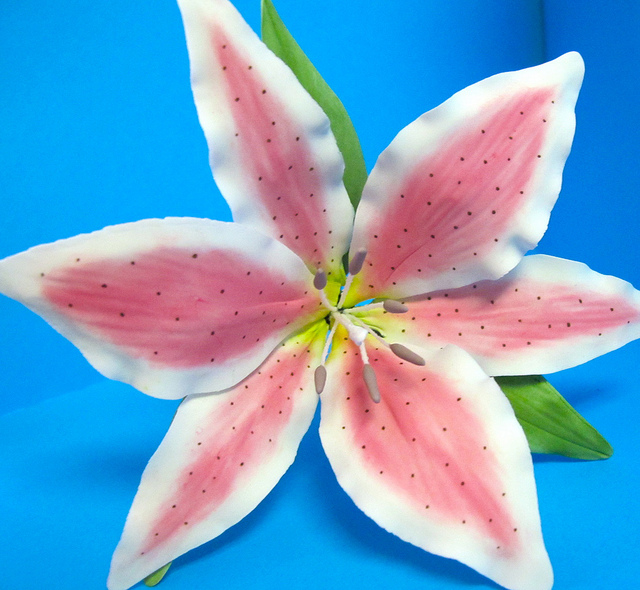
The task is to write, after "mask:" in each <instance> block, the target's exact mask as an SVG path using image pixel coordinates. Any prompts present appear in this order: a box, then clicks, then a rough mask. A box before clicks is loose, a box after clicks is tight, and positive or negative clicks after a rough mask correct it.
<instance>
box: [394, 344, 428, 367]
mask: <svg viewBox="0 0 640 590" xmlns="http://www.w3.org/2000/svg"><path fill="white" fill-rule="evenodd" d="M389 348H390V349H391V352H392V353H393V354H395V355H396V356H397V357H398V358H401V359H402V360H403V361H407V362H408V363H411V364H413V365H418V366H420V367H422V366H424V364H425V361H424V359H423V358H422V357H421V356H420V355H419V354H416V353H415V352H413V350H410V349H409V348H407V347H406V346H405V345H404V344H399V343H397V342H396V343H394V344H391V345H389Z"/></svg>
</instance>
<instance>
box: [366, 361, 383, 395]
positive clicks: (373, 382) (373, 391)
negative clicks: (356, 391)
mask: <svg viewBox="0 0 640 590" xmlns="http://www.w3.org/2000/svg"><path fill="white" fill-rule="evenodd" d="M362 377H363V378H364V384H365V385H366V386H367V390H368V391H369V395H370V396H371V400H372V401H373V402H374V403H376V404H377V403H380V390H379V389H378V380H377V379H376V374H375V372H374V370H373V367H372V366H371V365H370V364H368V363H367V364H366V365H365V366H364V367H363V369H362Z"/></svg>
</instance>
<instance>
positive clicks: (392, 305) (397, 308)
mask: <svg viewBox="0 0 640 590" xmlns="http://www.w3.org/2000/svg"><path fill="white" fill-rule="evenodd" d="M382 307H383V308H384V310H385V311H388V312H389V313H407V312H408V311H409V308H408V307H407V306H406V305H405V304H404V303H400V302H399V301H395V300H394V299H385V300H384V302H383V304H382Z"/></svg>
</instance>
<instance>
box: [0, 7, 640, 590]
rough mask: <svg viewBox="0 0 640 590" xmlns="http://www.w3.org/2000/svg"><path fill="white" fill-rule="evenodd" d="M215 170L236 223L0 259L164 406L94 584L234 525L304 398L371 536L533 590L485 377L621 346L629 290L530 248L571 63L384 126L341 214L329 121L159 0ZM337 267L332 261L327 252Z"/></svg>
mask: <svg viewBox="0 0 640 590" xmlns="http://www.w3.org/2000/svg"><path fill="white" fill-rule="evenodd" d="M179 4H180V8H181V11H182V16H183V19H184V24H185V29H186V36H187V43H188V49H189V55H190V60H191V71H192V85H193V93H194V96H195V103H196V107H197V110H198V115H199V118H200V122H201V124H202V127H203V130H204V133H205V135H206V138H207V141H208V145H209V149H210V160H211V167H212V170H213V175H214V177H215V179H216V181H217V183H218V186H219V187H220V190H221V191H222V193H223V194H224V196H225V198H226V199H227V201H228V203H229V205H230V207H231V209H232V212H233V216H234V219H235V222H234V223H224V222H220V221H212V220H205V219H191V218H179V219H178V218H170V219H162V220H160V219H152V220H144V221H139V222H135V223H127V224H123V225H118V226H113V227H108V228H106V229H103V230H101V231H97V232H95V233H91V234H87V235H81V236H77V237H74V238H70V239H66V240H61V241H58V242H55V243H53V244H48V245H42V246H38V247H35V248H32V249H30V250H27V251H26V252H23V253H20V254H16V255H14V256H11V257H9V258H6V259H4V260H2V261H0V290H1V291H2V292H3V293H5V294H6V295H8V296H10V297H13V298H15V299H17V300H19V301H21V302H22V303H24V304H25V305H26V306H28V307H29V308H31V309H32V310H33V311H35V312H36V313H38V314H40V315H41V316H42V317H43V318H44V319H46V320H47V321H48V322H49V323H50V324H51V325H52V326H53V327H54V328H55V329H56V330H58V331H59V332H60V333H61V334H63V335H64V336H66V337H67V338H68V339H69V340H71V341H72V342H73V343H74V344H75V345H76V346H77V347H78V348H79V349H80V350H81V351H82V353H83V354H84V355H85V356H86V358H87V359H88V361H89V362H90V363H91V364H92V365H93V366H94V367H95V368H96V369H98V370H99V371H100V372H101V373H103V374H104V375H106V376H107V377H110V378H112V379H118V380H121V381H124V382H126V383H129V384H131V385H133V386H134V387H136V388H138V389H139V390H140V391H142V392H144V393H147V394H149V395H152V396H156V397H160V398H167V399H180V398H185V399H184V401H183V403H182V404H181V405H180V406H179V409H178V412H177V414H176V416H175V418H174V420H173V422H172V424H171V426H170V429H169V432H168V433H167V435H166V437H165V439H164V440H163V441H162V443H161V445H160V447H159V448H158V450H157V452H156V453H155V454H154V455H153V457H152V458H151V460H150V462H149V464H148V466H147V468H146V470H145V471H144V474H143V476H142V481H141V483H140V487H139V490H138V492H137V495H136V497H135V499H134V502H133V506H132V508H131V511H130V513H129V516H128V518H127V522H126V525H125V528H124V532H123V535H122V538H121V540H120V543H119V545H118V547H117V548H116V551H115V554H114V557H113V562H112V568H111V572H110V576H109V581H108V587H109V588H110V589H111V590H124V589H126V588H129V587H131V586H132V585H134V584H135V583H137V582H138V581H140V580H141V579H143V578H144V577H145V576H148V575H149V574H151V573H152V572H154V571H156V570H158V569H159V568H161V567H162V566H164V565H165V564H167V563H169V562H170V561H172V560H173V559H175V558H176V557H178V556H179V555H181V554H183V553H185V552H187V551H189V550H190V549H193V548H194V547H197V546H198V545H200V544H202V543H205V542H207V541H209V540H210V539H212V538H214V537H216V536H217V535H220V534H221V533H222V532H224V531H225V530H226V529H227V528H229V527H230V526H232V525H233V524H235V523H237V522H238V521H239V520H241V519H242V518H243V517H244V516H245V515H247V514H248V513H249V512H250V511H251V510H253V508H255V506H256V505H257V504H258V503H259V502H260V501H261V500H262V499H263V498H264V497H265V496H266V495H267V494H268V493H269V491H270V490H271V489H272V488H273V487H274V486H275V485H276V483H277V482H278V480H279V479H280V477H281V476H282V475H283V473H284V472H285V471H286V469H287V468H288V467H289V465H290V464H291V463H292V462H293V460H294V457H295V455H296V451H297V448H298V445H299V443H300V440H301V439H302V437H303V435H304V434H305V432H306V431H307V429H308V427H309V425H310V423H311V421H312V418H313V416H314V413H315V411H316V407H317V404H318V401H319V400H321V406H322V413H321V425H320V435H321V439H322V444H323V446H324V448H325V450H326V453H327V456H328V458H329V460H330V462H331V465H332V467H333V469H334V471H335V473H336V476H337V478H338V481H339V483H340V485H341V486H342V487H343V488H344V489H345V491H346V492H347V493H348V494H349V495H350V496H351V497H352V498H353V500H354V502H355V503H356V504H357V506H358V507H360V508H361V509H362V510H363V511H364V512H365V513H366V514H368V515H369V516H370V517H371V518H373V519H374V520H375V521H376V522H377V523H379V524H380V526H382V527H384V528H385V529H387V530H389V531H391V532H393V533H395V534H396V535H397V536H399V537H400V538H402V539H404V540H406V541H408V542H410V543H413V544H415V545H417V546H419V547H421V548H423V549H425V550H427V551H430V552H432V553H435V554H438V555H443V556H446V557H450V558H454V559H457V560H459V561H461V562H463V563H465V564H467V565H469V566H470V567H472V568H475V569H476V570H477V571H479V572H481V573H482V574H484V575H485V576H487V577H489V578H491V579H493V580H495V581H496V582H497V583H498V584H501V585H502V586H504V587H506V588H510V589H513V590H544V589H548V588H550V587H551V586H552V583H553V574H552V569H551V565H550V562H549V558H548V555H547V552H546V550H545V547H544V543H543V539H542V533H541V525H540V518H539V513H538V506H537V496H536V489H535V482H534V477H533V466H532V460H531V453H530V451H529V448H528V445H527V441H526V438H525V436H524V433H523V431H522V428H521V427H520V425H519V423H518V421H517V419H516V417H515V415H514V412H513V410H512V408H511V406H510V404H509V402H508V400H507V399H506V397H505V396H504V394H503V393H502V391H501V389H500V388H499V386H498V385H497V384H496V382H495V380H494V379H493V378H492V377H491V376H498V375H529V374H540V373H549V372H553V371H558V370H561V369H565V368H568V367H571V366H574V365H576V364H578V363H582V362H585V361H587V360H589V359H591V358H593V357H595V356H597V355H600V354H603V353H605V352H608V351H610V350H613V349H615V348H617V347H619V346H622V345H623V344H625V343H626V342H628V341H630V340H632V339H635V338H637V337H638V336H640V294H639V293H638V292H637V291H635V290H634V289H633V288H632V287H631V286H630V285H629V284H628V283H625V282H624V281H621V280H619V279H616V278H613V277H609V276H603V275H600V274H597V273H596V272H594V271H592V270H590V269H589V268H587V267H586V266H584V265H582V264H580V263H577V262H571V261H567V260H561V259H558V258H553V257H548V256H539V255H531V256H526V257H525V256H524V255H525V253H526V252H528V251H529V250H531V249H532V248H533V247H535V245H536V244H537V242H538V241H539V240H540V238H541V237H542V235H543V233H544V231H545V229H546V227H547V223H548V221H549V215H550V211H551V209H552V207H553V205H554V203H555V200H556V198H557V196H558V193H559V190H560V184H561V175H562V170H563V166H564V162H565V159H566V157H567V155H568V153H569V150H570V145H571V142H572V138H573V132H574V124H575V119H574V114H573V109H574V105H575V102H576V99H577V95H578V91H579V88H580V85H581V81H582V75H583V64H582V60H581V58H580V56H579V55H578V54H576V53H569V54H566V55H564V56H562V57H560V58H558V59H556V60H554V61H552V62H549V63H547V64H543V65H540V66H537V67H533V68H529V69H525V70H522V71H518V72H512V73H505V74H499V75H496V76H493V77H491V78H488V79H486V80H484V81H481V82H479V83H477V84H474V85H473V86H470V87H469V88H466V89H465V90H462V91H461V92H459V93H457V94H456V95H454V96H453V97H452V98H451V99H449V100H448V101H446V102H445V103H444V104H442V105H441V106H439V107H437V108H435V109H434V110H432V111H430V112H428V113H426V114H425V115H423V116H421V117H420V118H419V119H417V120H416V121H414V122H413V123H411V124H410V125H409V126H408V127H406V128H405V129H403V130H402V131H401V132H400V133H399V135H398V136H397V137H396V138H395V139H394V140H393V141H392V143H391V144H390V145H389V147H388V148H387V149H386V150H385V151H384V152H383V153H382V155H381V156H380V158H379V160H378V162H377V163H376V165H375V167H374V168H373V170H372V172H371V175H370V177H369V179H368V181H367V184H366V186H365V189H364V193H363V196H362V200H361V202H360V205H359V206H358V208H357V213H354V209H353V206H352V204H351V202H350V201H349V198H348V196H347V193H346V191H345V188H344V186H343V183H342V173H343V160H342V156H341V154H340V152H339V150H338V148H337V146H336V142H335V140H334V137H333V135H332V132H331V129H330V125H329V121H328V119H327V117H326V116H325V114H324V113H323V112H322V110H321V109H320V107H319V106H318V105H317V104H316V103H315V102H314V101H313V100H312V99H311V98H310V96H309V95H308V94H307V93H306V92H305V91H304V90H303V88H302V87H301V86H300V84H299V82H298V81H297V79H296V78H295V76H294V75H293V73H292V72H291V71H290V70H289V69H288V68H287V66H285V64H284V63H283V62H282V61H280V60H279V59H278V58H277V57H275V56H274V54H273V53H271V51H269V50H268V49H267V48H266V46H265V45H263V43H262V42H261V41H260V40H259V39H258V37H257V36H256V35H255V34H254V32H253V31H252V30H251V29H250V28H249V26H248V25H247V24H246V23H245V22H244V20H243V19H242V17H241V16H240V15H239V14H238V13H237V12H236V10H235V8H234V7H233V6H232V5H231V4H230V3H229V2H228V1H227V0H180V2H179ZM345 255H346V256H347V260H348V264H347V267H346V268H345V266H343V257H344V256H345Z"/></svg>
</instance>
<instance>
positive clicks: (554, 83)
mask: <svg viewBox="0 0 640 590" xmlns="http://www.w3.org/2000/svg"><path fill="white" fill-rule="evenodd" d="M583 72H584V65H583V62H582V58H581V57H580V56H579V55H578V54H577V53H568V54H566V55H564V56H562V57H560V58H558V59H556V60H554V61H551V62H549V63H546V64H543V65H540V66H537V67H534V68H529V69H526V70H521V71H517V72H511V73H505V74H498V75H497V76H493V77H491V78H487V79H486V80H483V81H481V82H478V83H477V84H474V85H473V86H469V87H468V88H466V89H464V90H462V91H461V92H458V93H457V94H455V95H454V96H453V97H452V98H450V99H449V100H447V101H446V102H445V103H443V104H442V105H440V106H439V107H437V108H435V109H433V110H432V111H429V112H428V113H426V114H424V115H423V116H422V117H420V118H419V119H417V120H416V121H415V122H413V123H412V124H410V125H409V126H408V127H406V128H405V129H403V130H402V131H401V132H400V133H399V134H398V136H397V137H396V138H395V139H394V140H393V142H392V143H391V144H390V146H389V147H388V148H387V149H386V150H385V151H384V152H383V153H382V155H381V156H380V158H379V160H378V162H377V163H376V165H375V167H374V169H373V171H372V172H371V175H370V177H369V180H368V181H367V184H366V187H365V189H364V194H363V197H362V201H361V203H360V205H359V207H358V212H357V215H356V221H355V229H354V237H353V241H352V244H351V252H352V253H353V252H356V251H357V250H358V249H360V248H366V249H367V251H368V256H367V263H368V264H367V263H365V268H364V271H363V273H362V276H361V277H360V278H359V296H360V298H361V299H362V298H368V297H371V296H388V297H398V296H409V295H417V294H419V293H426V292H429V291H435V290H438V289H444V288H447V289H449V288H453V287H461V286H463V285H468V284H470V283H472V282H474V281H478V280H483V279H492V278H498V277H500V276H502V275H504V274H505V273H507V272H508V271H510V270H511V269H512V268H513V267H515V266H516V264H517V263H518V262H519V261H520V259H521V258H522V256H523V254H524V253H525V252H527V251H528V250H530V249H531V248H533V247H534V246H535V245H536V244H537V243H538V240H539V239H540V238H541V237H542V235H543V234H544V232H545V230H546V228H547V224H548V221H549V214H550V211H551V209H552V208H553V205H554V203H555V201H556V198H557V196H558V193H559V191H560V185H561V181H562V170H563V167H564V162H565V160H566V158H567V156H568V154H569V150H570V148H571V142H572V139H573V132H574V128H575V116H574V106H575V103H576V99H577V96H578V91H579V89H580V85H581V82H582V76H583Z"/></svg>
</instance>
